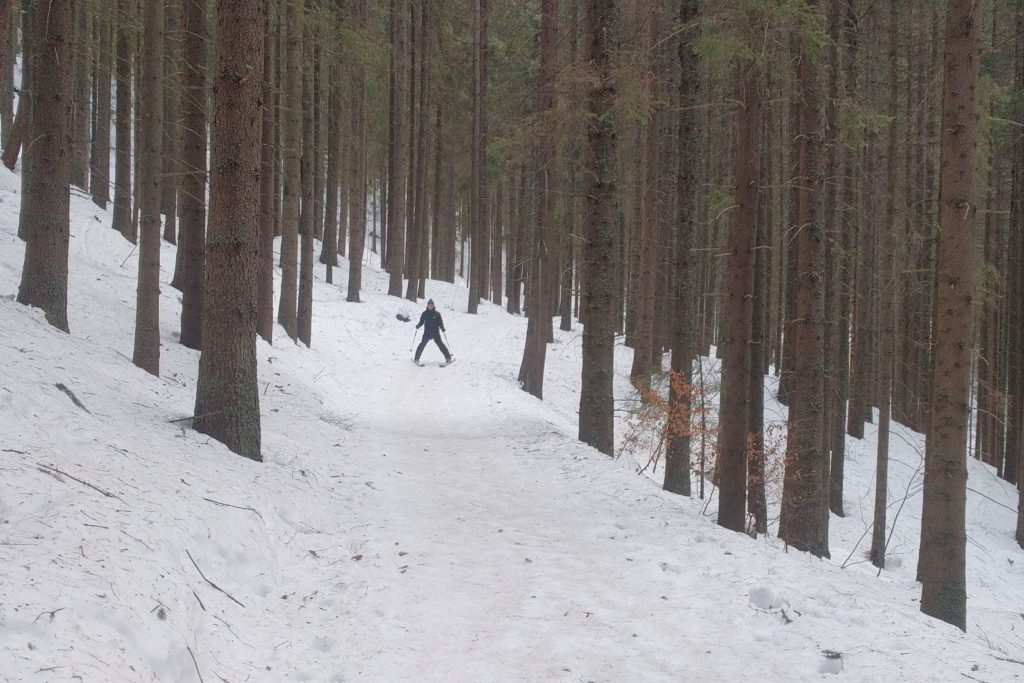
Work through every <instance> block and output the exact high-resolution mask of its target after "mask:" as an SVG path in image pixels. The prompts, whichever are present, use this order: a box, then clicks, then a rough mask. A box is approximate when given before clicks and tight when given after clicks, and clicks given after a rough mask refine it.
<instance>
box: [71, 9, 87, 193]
mask: <svg viewBox="0 0 1024 683" xmlns="http://www.w3.org/2000/svg"><path fill="white" fill-rule="evenodd" d="M70 66H71V73H72V75H73V76H74V79H75V85H74V90H75V92H74V95H73V96H72V97H73V100H74V105H73V110H72V124H71V184H72V185H74V186H75V187H78V188H81V189H82V190H85V191H86V192H88V191H89V149H90V144H89V122H90V121H91V120H92V99H91V97H90V94H91V92H92V88H91V81H92V78H91V77H92V16H90V12H89V7H88V3H85V2H78V3H76V4H75V28H74V43H73V46H72V49H71V64H70Z"/></svg>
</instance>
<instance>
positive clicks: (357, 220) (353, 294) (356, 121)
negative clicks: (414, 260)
mask: <svg viewBox="0 0 1024 683" xmlns="http://www.w3.org/2000/svg"><path fill="white" fill-rule="evenodd" d="M353 18H354V26H355V29H356V30H357V31H362V30H363V29H365V27H366V18H367V0H355V9H354V10H353ZM351 68H352V81H351V82H352V129H351V134H350V137H351V139H352V144H351V146H350V147H349V149H351V150H352V159H351V162H350V164H349V168H350V169H351V171H352V175H351V177H350V178H349V182H348V190H349V192H350V193H351V197H350V198H349V202H348V206H349V219H348V226H349V227H348V229H349V240H348V296H347V297H346V299H347V300H348V301H351V302H358V301H359V290H360V289H362V286H363V249H364V246H365V241H366V185H367V178H366V173H367V166H366V69H365V67H364V66H363V63H362V61H360V60H359V59H356V61H355V63H354V64H353V65H352V67H351ZM374 247H375V249H374V250H376V245H374Z"/></svg>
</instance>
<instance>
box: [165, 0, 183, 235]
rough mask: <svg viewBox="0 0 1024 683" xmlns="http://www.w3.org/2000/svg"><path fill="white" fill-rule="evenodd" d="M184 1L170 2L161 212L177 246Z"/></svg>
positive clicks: (168, 9) (167, 233) (166, 18)
mask: <svg viewBox="0 0 1024 683" xmlns="http://www.w3.org/2000/svg"><path fill="white" fill-rule="evenodd" d="M179 3H180V0H166V1H165V3H164V9H165V12H166V14H165V22H166V25H165V29H166V30H165V32H164V33H165V35H164V84H163V87H164V135H163V177H162V178H161V181H160V185H161V193H162V198H161V200H160V204H161V208H160V211H161V212H162V213H163V214H164V240H165V241H167V242H170V243H171V244H177V240H178V225H177V217H178V179H179V175H180V174H179V168H180V166H179V155H180V153H181V152H180V147H181V126H180V123H179V119H180V113H179V111H178V108H179V106H180V104H181V93H180V83H181V44H182V43H181V30H180V28H179V22H180V17H181V7H180V6H179Z"/></svg>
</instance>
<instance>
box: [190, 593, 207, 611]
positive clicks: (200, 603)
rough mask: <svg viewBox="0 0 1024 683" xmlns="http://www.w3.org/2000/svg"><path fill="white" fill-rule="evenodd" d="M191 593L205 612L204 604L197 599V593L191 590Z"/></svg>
mask: <svg viewBox="0 0 1024 683" xmlns="http://www.w3.org/2000/svg"><path fill="white" fill-rule="evenodd" d="M192 595H195V596H196V602H198V603H199V606H200V607H202V608H203V611H204V612H205V611H206V605H204V604H203V601H202V600H200V599H199V595H197V594H196V592H195V591H192Z"/></svg>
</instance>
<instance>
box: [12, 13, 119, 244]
mask: <svg viewBox="0 0 1024 683" xmlns="http://www.w3.org/2000/svg"><path fill="white" fill-rule="evenodd" d="M125 1H127V0H125ZM21 10H22V11H21V62H22V64H21V66H22V70H21V91H20V96H19V97H18V111H17V113H16V114H15V115H14V124H13V125H12V127H11V132H10V134H7V133H6V131H5V135H6V136H7V139H6V140H5V141H4V152H3V159H2V161H3V164H4V166H6V167H7V168H9V169H10V170H12V171H13V170H14V167H15V165H17V163H18V156H19V155H20V154H21V143H22V141H23V140H24V138H25V127H26V125H27V123H26V121H25V119H26V118H27V109H28V95H29V93H30V92H31V90H32V69H31V65H30V64H29V55H32V54H34V52H33V47H32V33H33V30H34V29H33V28H32V22H33V17H32V0H21ZM69 59H70V57H69ZM69 97H70V96H69ZM68 106H71V103H69V104H68ZM69 125H70V124H69ZM69 134H70V133H69ZM69 144H70V142H69ZM69 173H70V171H69ZM18 237H20V238H21V239H25V237H26V236H25V235H22V234H21V231H20V230H19V232H18Z"/></svg>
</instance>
